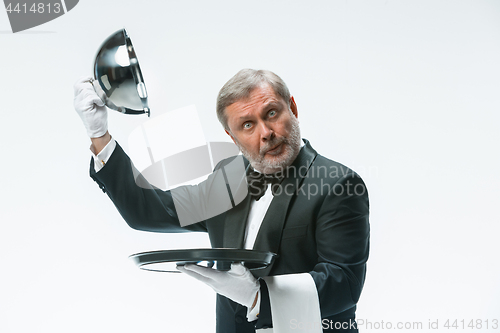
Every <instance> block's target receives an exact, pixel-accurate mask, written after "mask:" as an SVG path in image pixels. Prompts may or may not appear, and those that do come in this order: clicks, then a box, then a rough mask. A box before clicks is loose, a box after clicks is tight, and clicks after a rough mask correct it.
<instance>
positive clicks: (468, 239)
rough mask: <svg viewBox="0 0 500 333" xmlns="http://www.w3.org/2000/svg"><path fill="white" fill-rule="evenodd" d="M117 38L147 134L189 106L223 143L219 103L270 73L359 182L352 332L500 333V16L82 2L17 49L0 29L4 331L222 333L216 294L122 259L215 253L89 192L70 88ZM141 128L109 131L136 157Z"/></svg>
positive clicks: (468, 4)
mask: <svg viewBox="0 0 500 333" xmlns="http://www.w3.org/2000/svg"><path fill="white" fill-rule="evenodd" d="M124 26H125V27H126V28H127V29H128V31H129V33H130V35H131V37H132V41H133V43H134V46H135V48H136V51H137V54H138V57H139V59H140V62H141V67H142V71H143V74H144V76H145V79H146V84H147V87H148V92H149V95H150V105H151V108H152V113H153V115H155V114H161V113H164V112H167V111H170V110H174V109H177V108H180V107H184V106H187V105H190V104H195V105H196V106H197V108H198V111H199V113H200V118H201V120H202V123H203V126H204V131H205V136H206V138H207V140H208V141H216V140H226V139H227V138H226V137H225V133H224V132H223V131H222V129H221V126H220V125H219V123H218V122H217V119H216V116H215V106H214V105H215V97H216V95H217V92H218V90H219V89H220V87H221V86H222V85H223V84H224V82H226V81H227V80H228V79H229V78H230V77H231V76H232V75H234V74H235V73H236V72H237V71H238V70H239V69H241V68H245V67H250V68H265V69H270V70H273V71H275V72H276V73H277V74H279V75H280V76H281V77H282V78H283V79H284V80H285V81H286V82H287V83H288V85H289V88H290V90H291V92H292V94H293V95H294V96H295V100H296V102H297V105H298V108H299V120H300V122H301V128H302V134H303V137H305V138H308V139H309V140H310V141H311V143H312V145H313V147H314V148H315V149H316V150H318V151H319V152H320V153H321V154H323V155H325V156H327V157H329V158H332V159H334V160H337V161H339V162H341V163H343V164H346V165H348V166H350V167H352V168H354V169H355V170H357V171H358V172H359V173H360V174H361V175H362V176H363V178H364V179H365V181H366V183H367V185H368V189H369V192H370V201H371V228H372V229H371V230H372V233H371V255H370V260H369V262H368V274H367V280H366V284H365V288H364V291H363V294H362V296H361V300H360V302H359V304H358V305H359V306H358V311H357V315H358V318H362V319H365V320H368V321H371V322H372V323H377V322H378V323H379V325H380V322H381V321H384V323H387V322H392V324H393V325H396V323H397V322H406V321H409V322H416V321H420V322H422V323H423V328H424V329H423V330H419V332H423V331H425V329H426V328H427V325H428V321H429V320H432V321H435V320H439V325H440V328H441V330H444V329H443V327H442V325H443V324H444V322H445V321H446V319H458V320H459V321H460V320H462V319H464V320H465V324H466V325H467V324H468V323H469V321H470V319H482V320H483V328H482V329H481V330H479V331H480V332H487V331H491V332H498V331H499V330H500V327H499V328H497V330H493V329H491V327H490V329H489V330H487V329H486V328H485V322H484V321H485V320H487V319H488V320H489V322H490V326H491V320H492V319H497V320H500V311H499V310H500V287H499V283H498V281H500V268H499V264H498V258H497V256H498V253H499V252H500V251H499V250H500V247H499V245H498V238H499V232H500V226H499V212H498V201H499V194H500V193H499V192H500V177H499V176H498V172H499V170H500V168H499V167H500V157H499V153H498V152H499V149H498V143H499V142H500V141H499V140H500V134H499V131H498V126H499V121H500V116H499V106H500V93H499V87H500V82H499V78H500V61H499V59H500V1H493V0H492V1H391V0H383V1H378V0H373V1H316V0H313V1H307V2H306V1H276V0H273V1H260V0H257V1H217V0H213V1H159V0H158V1H117V0H116V1H97V0H93V1H92V0H82V1H80V3H79V4H78V5H77V6H76V7H75V8H74V9H73V10H72V11H70V12H68V13H67V14H66V15H64V16H62V17H60V18H58V19H56V20H54V21H51V22H49V23H46V24H44V25H42V26H38V27H35V28H33V29H31V30H28V31H26V32H24V33H17V34H12V33H11V32H10V25H9V22H8V18H7V14H6V13H5V11H0V32H1V33H0V40H1V43H0V45H1V46H0V48H1V51H0V60H1V62H0V63H1V66H0V68H1V70H0V71H1V80H0V94H1V99H0V103H1V104H0V112H1V131H0V142H1V166H0V168H1V177H0V184H1V198H0V202H1V209H0V220H1V224H0V265H1V268H0V277H1V280H0V281H1V283H0V332H8V333H11V332H137V331H141V332H151V333H153V332H214V327H215V319H214V318H215V309H214V303H215V294H214V293H213V291H212V290H211V289H209V288H208V287H206V286H205V285H202V284H201V283H199V282H198V281H194V280H191V279H189V278H188V277H186V276H181V275H173V274H161V273H152V272H143V271H140V270H139V269H137V268H136V267H134V266H133V264H132V263H131V262H130V261H128V259H127V256H128V255H130V254H132V253H136V252H141V251H149V250H157V249H171V248H189V247H202V246H208V240H207V237H206V236H205V235H201V234H184V235H166V234H152V233H145V232H139V231H134V230H132V229H130V228H129V227H128V226H127V225H126V224H125V223H124V221H123V220H122V219H121V217H120V215H119V214H118V212H117V211H116V210H115V208H114V206H113V204H112V203H111V201H110V200H109V199H108V198H107V196H106V195H105V194H103V193H102V192H101V191H100V190H99V188H98V187H97V185H96V184H95V183H94V182H93V181H92V180H91V179H90V178H89V177H88V166H89V151H88V146H89V143H90V142H89V139H88V138H87V137H86V133H85V130H84V128H83V126H82V124H81V121H80V119H79V118H78V116H77V115H76V113H75V112H74V110H73V104H72V103H73V88H72V85H73V82H74V81H75V80H76V79H77V78H78V77H79V76H81V75H87V74H88V75H90V74H91V73H92V61H93V59H94V56H95V53H96V51H97V49H98V47H99V45H100V44H101V42H102V41H103V40H104V39H105V38H106V37H107V36H108V35H110V34H111V33H112V32H114V31H116V30H118V29H120V28H122V27H124ZM145 119H146V118H145V117H141V116H138V117H137V116H136V117H134V116H124V115H120V114H118V113H112V114H110V116H109V122H110V132H111V133H112V135H113V136H114V137H115V138H116V139H117V140H118V141H119V142H120V143H122V144H123V145H125V146H126V143H127V137H128V134H129V133H130V131H131V129H132V128H134V127H135V126H137V125H138V124H140V123H141V122H143V121H144V120H145ZM178 135H179V138H180V139H181V138H182V137H183V136H184V137H186V136H189V135H190V134H189V129H179V134H178ZM332 301H335V300H332ZM460 325H461V323H460ZM499 325H500V323H499ZM379 327H380V326H379ZM360 328H361V330H362V331H366V332H370V331H373V332H375V331H381V330H380V329H379V330H376V329H375V327H374V328H373V329H366V327H360ZM405 331H411V330H410V329H407V330H405ZM454 331H462V330H461V329H458V330H457V329H452V330H450V332H454Z"/></svg>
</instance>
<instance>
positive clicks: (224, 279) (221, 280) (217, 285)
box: [177, 263, 260, 309]
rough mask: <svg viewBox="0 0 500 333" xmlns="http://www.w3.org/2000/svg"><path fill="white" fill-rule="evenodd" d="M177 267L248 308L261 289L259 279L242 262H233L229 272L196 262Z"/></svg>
mask: <svg viewBox="0 0 500 333" xmlns="http://www.w3.org/2000/svg"><path fill="white" fill-rule="evenodd" d="M177 269H178V270H180V271H181V272H183V273H186V274H187V275H190V276H192V277H194V278H195V279H197V280H200V281H201V282H204V283H206V284H207V285H209V286H210V287H212V289H213V290H215V292H216V293H218V294H220V295H222V296H226V297H227V298H229V299H231V300H233V301H234V302H236V303H239V304H241V305H243V306H246V307H247V308H248V309H251V308H252V305H253V303H254V301H255V296H257V292H258V291H259V290H260V284H259V282H258V281H257V279H256V278H255V277H254V276H253V275H252V273H250V271H249V270H248V268H246V267H245V266H243V265H242V264H241V263H235V264H231V269H230V270H229V271H227V272H224V271H218V270H216V269H213V268H208V267H201V266H198V265H194V264H188V265H184V266H177Z"/></svg>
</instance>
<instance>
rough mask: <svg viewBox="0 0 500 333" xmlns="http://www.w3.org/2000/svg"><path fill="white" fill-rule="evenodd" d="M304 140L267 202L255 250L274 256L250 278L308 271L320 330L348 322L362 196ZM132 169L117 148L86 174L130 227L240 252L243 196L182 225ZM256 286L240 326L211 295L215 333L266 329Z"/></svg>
mask: <svg viewBox="0 0 500 333" xmlns="http://www.w3.org/2000/svg"><path fill="white" fill-rule="evenodd" d="M304 141H305V143H306V144H305V146H304V147H303V148H302V149H301V151H300V153H299V155H298V157H297V158H296V160H295V161H294V162H293V164H292V168H290V169H289V172H288V174H287V176H286V177H285V179H284V180H283V181H282V183H281V188H280V189H281V191H279V193H277V194H276V195H275V197H274V198H273V201H272V202H271V205H270V207H269V209H268V211H267V213H266V216H265V218H264V220H263V222H262V225H261V228H260V230H259V233H258V236H257V239H256V241H255V245H254V249H255V250H262V251H270V252H274V253H277V254H278V257H277V258H276V260H275V261H274V263H273V264H272V265H270V266H269V267H267V268H266V269H264V270H260V271H255V272H256V273H254V274H255V275H257V276H268V275H269V276H274V275H282V274H295V273H305V272H308V273H309V274H311V276H312V278H313V279H314V282H315V284H316V288H317V291H318V296H319V301H320V309H321V317H322V318H323V319H324V320H323V322H328V323H329V325H326V324H325V325H324V328H326V326H328V327H331V326H332V324H331V323H333V322H349V320H354V317H355V310H356V303H357V301H358V299H359V296H360V294H361V289H362V287H363V283H364V280H365V272H366V261H367V259H368V249H369V222H368V213H369V204H368V193H367V190H366V186H365V184H364V183H363V181H362V179H361V178H360V177H359V176H358V175H357V174H356V173H355V172H354V171H352V170H351V169H349V168H347V167H345V166H344V165H342V164H340V163H337V162H334V161H332V160H329V159H327V158H325V157H323V156H321V155H319V154H317V152H316V151H315V150H314V149H313V148H312V147H311V145H310V144H309V142H308V141H307V140H304ZM223 165H224V162H222V163H220V164H219V165H218V166H217V168H220V167H221V166H223ZM132 168H133V166H132V164H131V162H130V160H129V158H128V156H127V155H126V154H125V153H124V152H123V150H122V148H121V147H120V146H119V145H117V147H116V149H115V151H114V152H113V154H112V155H111V157H110V159H109V160H108V162H107V163H106V165H105V167H104V168H103V169H101V170H100V171H99V172H98V173H96V172H95V171H94V168H93V161H91V167H90V174H91V177H92V178H93V179H94V180H95V181H96V182H97V183H98V184H99V186H100V187H101V189H102V190H103V191H104V192H106V193H107V194H108V196H109V197H110V198H111V200H112V201H113V203H114V204H115V206H116V207H117V209H118V211H119V212H120V214H121V215H122V216H123V218H124V219H125V221H126V222H127V223H128V225H129V226H130V227H132V228H134V229H138V230H146V231H153V232H186V231H201V232H208V234H209V237H210V242H211V245H212V247H218V248H219V247H224V248H242V247H243V238H244V233H245V225H246V221H247V216H248V212H249V208H250V201H251V200H252V199H251V198H250V196H248V197H247V198H245V199H244V200H243V201H242V202H241V203H239V204H238V205H237V206H236V207H234V208H233V209H231V210H229V211H227V212H226V213H222V214H220V215H218V216H215V217H213V218H210V219H208V220H206V221H203V222H200V223H197V224H193V225H189V226H186V227H181V226H180V224H179V220H178V218H177V215H176V211H175V207H174V203H173V200H172V195H171V193H170V192H169V191H162V190H159V189H157V188H154V187H153V186H149V187H147V188H141V187H138V186H137V185H136V183H135V181H134V177H133V170H132ZM261 284H262V288H261V290H262V291H263V292H262V300H261V309H260V310H261V311H260V316H259V320H257V321H256V322H252V323H248V322H247V320H246V311H247V310H246V308H245V307H243V306H241V305H239V304H236V303H234V302H232V301H231V300H229V299H227V298H225V297H223V296H220V295H217V332H218V333H232V332H234V333H245V332H254V330H255V328H261V327H266V326H271V325H272V322H271V315H270V305H269V296H268V294H267V289H266V286H265V284H263V283H261ZM325 319H326V320H327V321H325ZM326 331H327V330H326V329H325V332H326ZM328 331H329V330H328ZM347 331H348V330H346V331H344V332H347ZM353 331H356V330H353Z"/></svg>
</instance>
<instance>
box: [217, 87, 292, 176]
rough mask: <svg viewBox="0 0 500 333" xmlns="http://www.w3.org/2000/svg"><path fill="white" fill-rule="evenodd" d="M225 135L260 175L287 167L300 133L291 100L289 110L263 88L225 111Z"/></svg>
mask: <svg viewBox="0 0 500 333" xmlns="http://www.w3.org/2000/svg"><path fill="white" fill-rule="evenodd" d="M226 116H227V124H228V127H229V130H230V131H229V132H228V131H226V133H227V134H229V136H230V137H231V138H232V139H233V141H234V143H235V144H236V145H237V146H238V147H239V148H240V150H241V152H242V154H243V155H244V156H245V157H246V158H247V159H248V160H249V161H250V164H251V165H252V166H253V167H254V168H255V169H256V170H258V171H260V172H263V173H267V174H270V173H275V172H279V171H281V170H284V168H286V167H288V166H290V165H291V164H292V162H293V161H294V160H295V158H296V157H297V155H298V154H299V151H300V129H299V121H298V120H297V116H298V113H297V106H296V104H295V101H294V100H293V97H291V98H290V108H288V106H287V103H286V101H284V100H283V98H281V97H280V96H279V95H276V93H275V92H274V90H273V88H271V86H269V85H268V84H263V85H262V86H260V87H257V88H255V89H254V90H252V92H251V93H250V96H249V97H248V98H246V99H242V100H239V101H237V102H235V103H233V104H231V105H229V106H228V107H227V108H226Z"/></svg>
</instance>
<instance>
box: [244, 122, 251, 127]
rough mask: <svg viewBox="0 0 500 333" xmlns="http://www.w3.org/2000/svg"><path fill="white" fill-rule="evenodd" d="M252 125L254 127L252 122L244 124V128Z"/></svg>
mask: <svg viewBox="0 0 500 333" xmlns="http://www.w3.org/2000/svg"><path fill="white" fill-rule="evenodd" d="M250 127H252V124H250V123H244V124H243V128H250Z"/></svg>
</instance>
